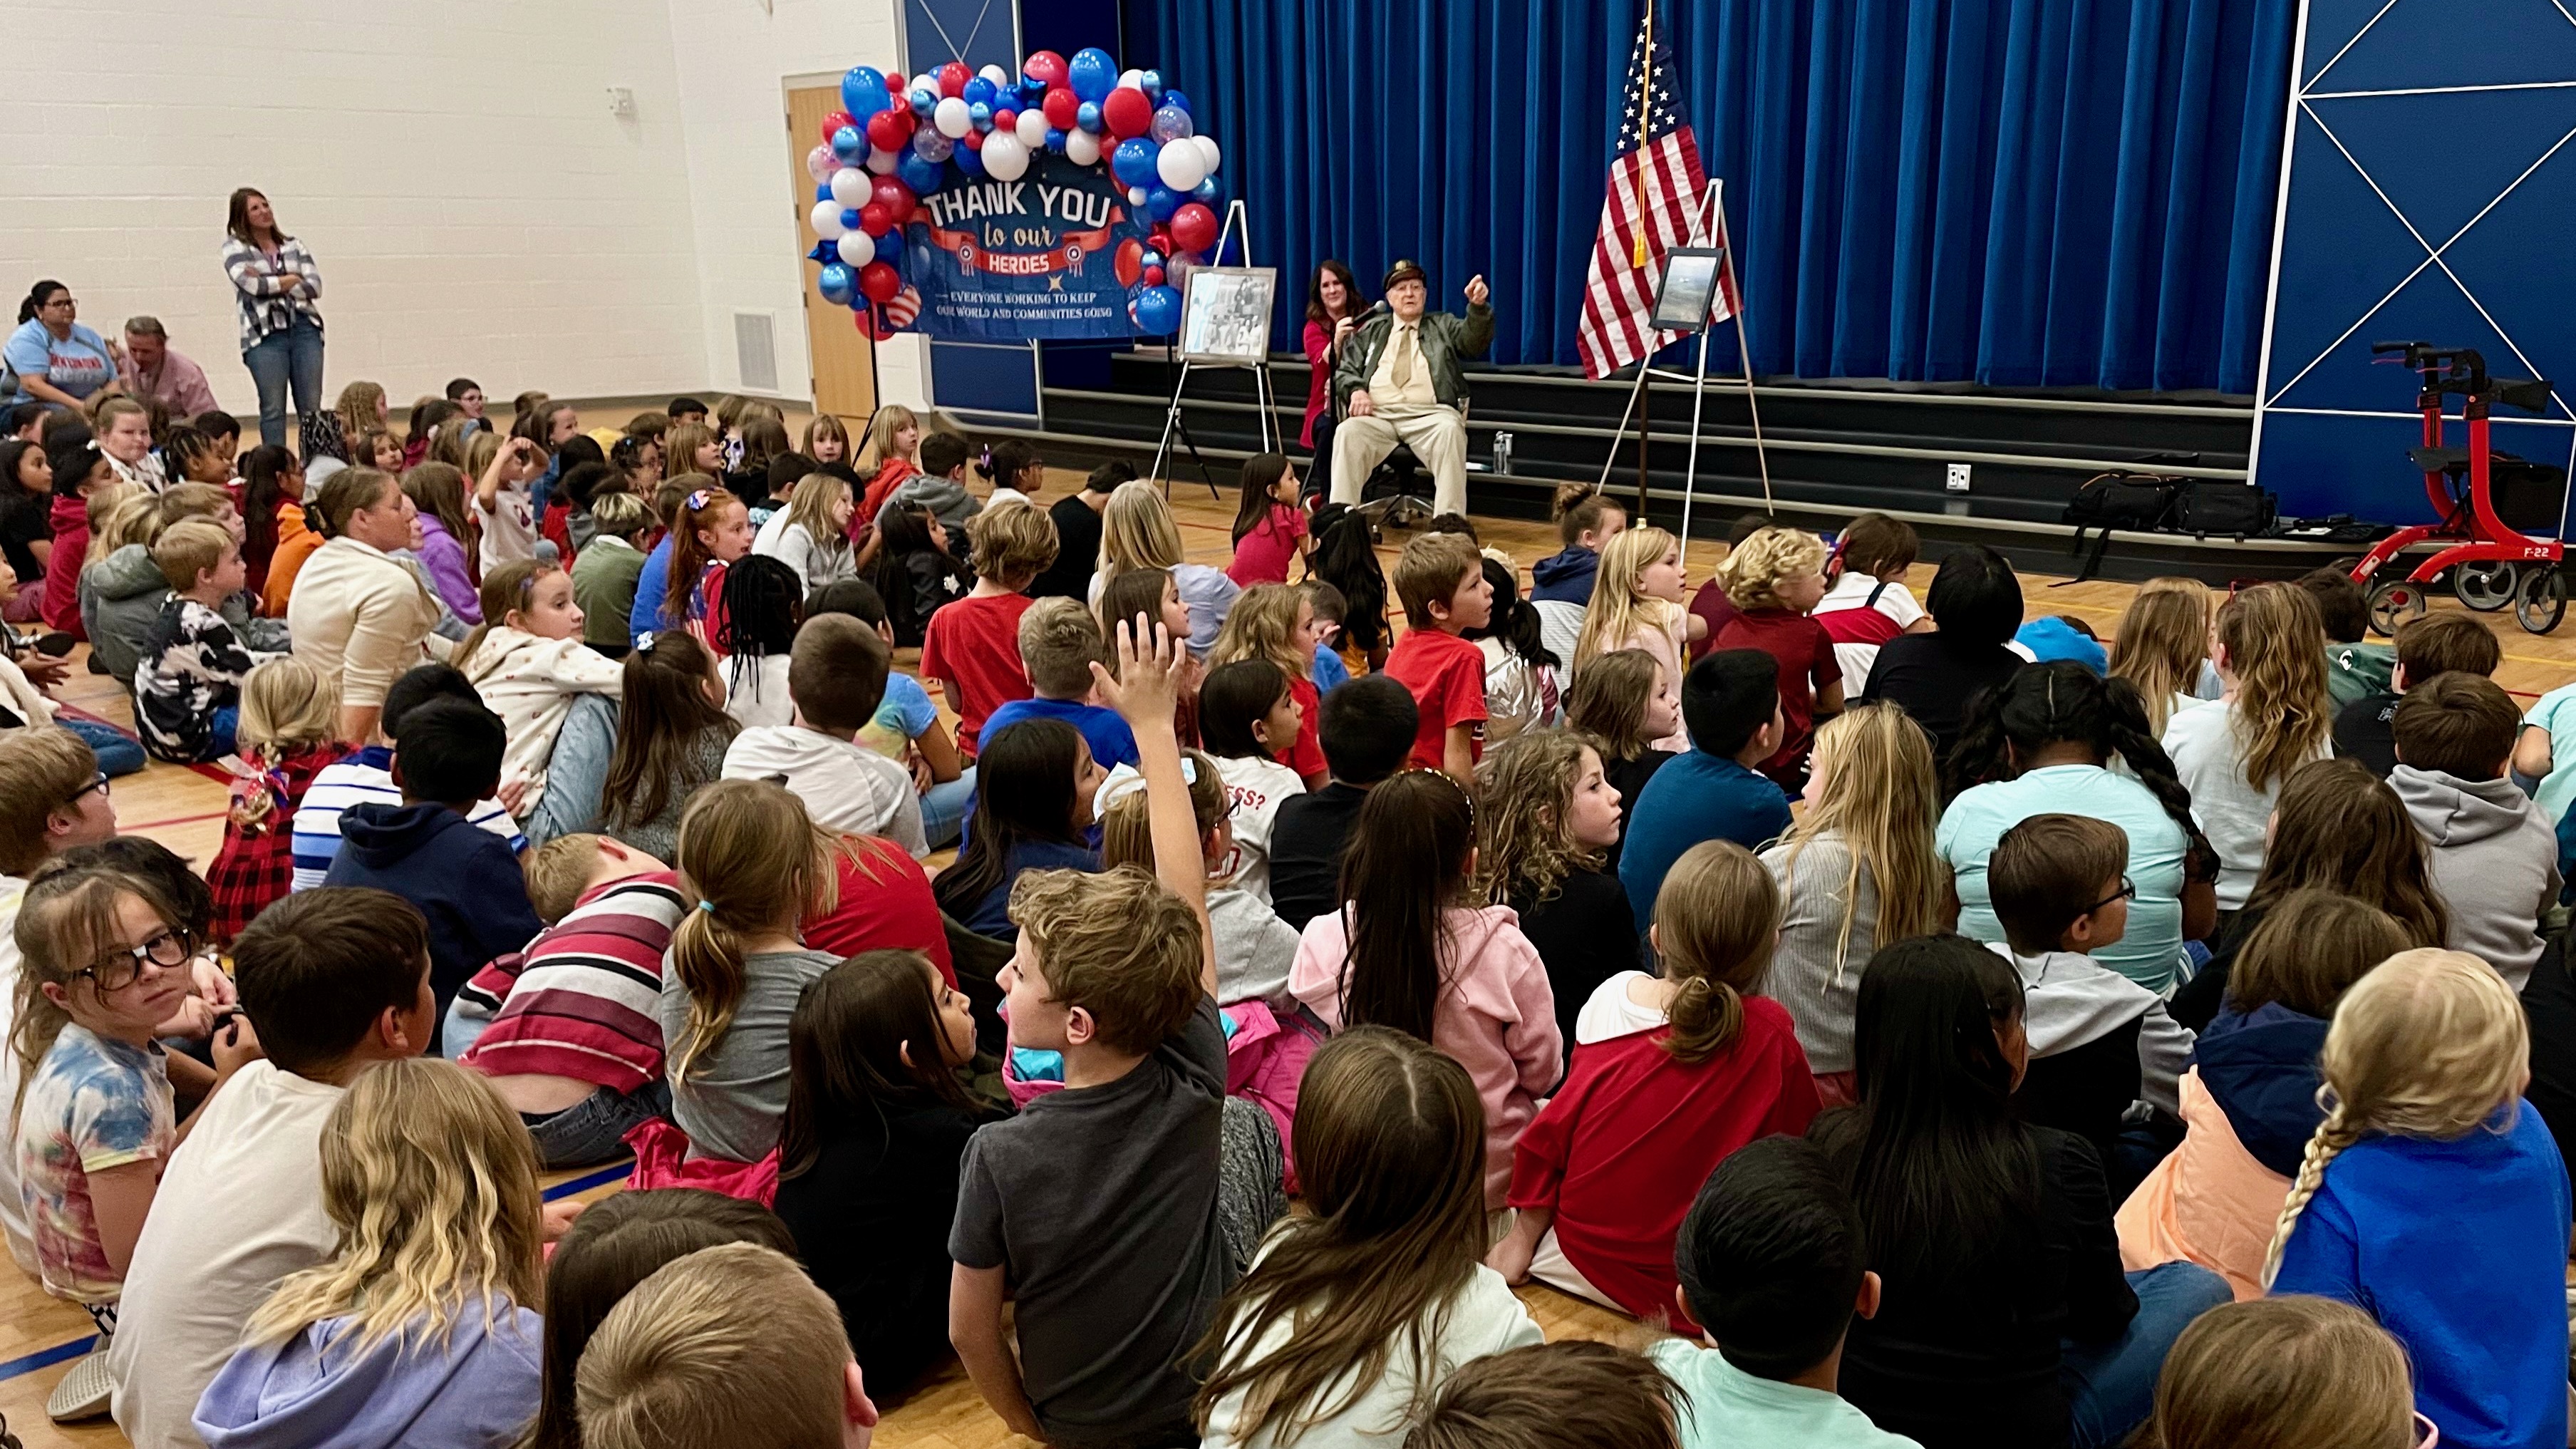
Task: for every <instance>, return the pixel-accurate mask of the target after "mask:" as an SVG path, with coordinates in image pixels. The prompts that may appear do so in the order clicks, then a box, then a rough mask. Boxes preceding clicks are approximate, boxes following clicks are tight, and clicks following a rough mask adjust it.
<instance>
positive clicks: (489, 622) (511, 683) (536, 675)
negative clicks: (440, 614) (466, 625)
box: [456, 559, 625, 845]
mask: <svg viewBox="0 0 2576 1449" xmlns="http://www.w3.org/2000/svg"><path fill="white" fill-rule="evenodd" d="M572 595H573V589H572V575H570V574H568V573H566V572H564V570H563V569H562V568H561V567H559V566H557V565H555V564H552V563H545V562H540V561H538V560H535V559H519V560H516V561H513V562H510V563H505V564H500V565H497V566H495V567H494V568H493V569H492V570H491V571H490V572H488V573H486V574H485V575H484V576H483V590H482V602H483V623H482V625H481V626H480V627H479V628H477V629H475V631H474V632H473V633H471V634H468V635H466V636H465V640H464V642H463V643H461V644H459V645H458V646H457V648H456V667H457V668H458V669H459V670H460V671H462V672H463V673H464V675H465V677H466V678H467V679H468V680H470V681H472V683H473V685H474V689H475V692H476V693H478V694H480V695H482V696H483V703H484V705H485V707H486V708H488V709H490V710H491V711H492V712H493V713H494V714H497V715H499V716H500V717H501V724H502V727H503V728H504V729H506V730H507V731H508V732H509V738H510V746H509V751H508V753H507V754H505V755H504V756H503V757H502V762H501V788H502V790H503V791H504V792H516V793H515V798H516V799H517V800H518V802H519V806H518V811H517V813H518V815H519V817H520V818H521V819H522V820H524V821H525V822H526V826H525V828H526V830H527V833H528V838H529V840H531V841H532V842H534V843H536V844H539V845H542V844H544V843H545V842H547V841H549V840H552V839H554V838H555V837H556V836H558V835H563V834H567V833H569V832H571V831H575V830H585V829H588V828H589V827H590V825H591V823H592V822H593V821H594V820H595V819H597V818H598V815H599V804H600V788H601V785H602V784H603V782H604V781H605V780H606V778H607V775H608V762H609V758H610V756H611V754H612V752H613V751H614V750H615V749H616V746H617V708H618V696H619V694H620V692H621V691H622V690H623V688H624V687H625V674H624V670H623V669H622V668H621V667H620V666H619V664H618V662H617V661H616V660H614V659H610V658H609V657H607V656H606V655H604V654H602V653H600V652H599V651H598V650H596V649H593V648H591V647H590V646H589V645H588V644H585V643H583V642H582V612H581V606H580V605H579V604H577V603H575V602H573V596H572Z"/></svg>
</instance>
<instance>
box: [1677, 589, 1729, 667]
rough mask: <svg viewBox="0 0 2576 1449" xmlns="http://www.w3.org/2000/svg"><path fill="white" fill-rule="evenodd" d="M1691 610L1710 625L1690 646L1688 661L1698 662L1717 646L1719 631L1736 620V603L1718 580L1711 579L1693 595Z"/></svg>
mask: <svg viewBox="0 0 2576 1449" xmlns="http://www.w3.org/2000/svg"><path fill="white" fill-rule="evenodd" d="M1690 611H1691V612H1692V613H1694V614H1697V615H1698V616H1699V617H1700V620H1701V622H1703V623H1705V624H1707V625H1708V632H1707V633H1706V634H1703V635H1701V636H1700V638H1699V641H1698V642H1697V643H1694V644H1692V645H1691V646H1690V659H1689V661H1688V662H1689V663H1692V664H1697V663H1698V662H1699V661H1700V660H1701V659H1703V658H1705V657H1706V656H1707V654H1708V651H1710V650H1711V649H1714V648H1716V647H1717V636H1718V633H1719V632H1720V631H1721V630H1723V629H1725V628H1726V626H1727V625H1728V624H1730V623H1732V622H1734V620H1735V618H1736V612H1735V604H1734V602H1733V601H1732V600H1730V599H1728V598H1727V597H1726V590H1724V589H1721V588H1719V587H1718V586H1717V580H1715V579H1710V580H1709V581H1708V582H1707V583H1704V584H1702V585H1700V586H1699V592H1698V593H1695V594H1693V595H1691V601H1690Z"/></svg>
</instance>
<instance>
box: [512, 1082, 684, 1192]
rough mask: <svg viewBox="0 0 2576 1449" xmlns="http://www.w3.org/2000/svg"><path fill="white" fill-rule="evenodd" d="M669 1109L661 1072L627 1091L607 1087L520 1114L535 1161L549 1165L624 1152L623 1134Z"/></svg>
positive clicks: (584, 1163) (578, 1163)
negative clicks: (540, 1113) (543, 1112)
mask: <svg viewBox="0 0 2576 1449" xmlns="http://www.w3.org/2000/svg"><path fill="white" fill-rule="evenodd" d="M669 1115H671V1084H670V1083H669V1082H666V1081H663V1080H661V1079H659V1078H656V1079H654V1080H653V1081H650V1082H647V1083H645V1084H644V1085H643V1086H642V1087H640V1088H638V1089H636V1091H635V1092H634V1093H633V1094H632V1095H630V1096H623V1097H621V1096H619V1095H618V1094H617V1093H615V1092H613V1091H610V1090H609V1089H608V1088H606V1087H602V1088H600V1089H599V1090H598V1091H596V1092H593V1093H591V1094H590V1095H589V1096H587V1097H584V1098H582V1099H581V1100H580V1101H578V1102H575V1103H573V1104H572V1105H571V1106H569V1107H566V1108H564V1109H563V1110H562V1111H560V1112H556V1113H552V1114H550V1115H548V1116H544V1117H531V1116H529V1115H528V1114H527V1113H525V1112H522V1113H520V1114H519V1120H520V1121H522V1122H525V1123H527V1124H528V1135H529V1136H530V1137H533V1138H535V1139H536V1142H537V1161H538V1165H540V1166H542V1167H545V1168H547V1169H548V1170H553V1169H556V1168H564V1167H590V1166H593V1165H595V1164H598V1163H602V1162H614V1161H616V1160H617V1159H619V1158H621V1157H624V1156H625V1155H626V1134H627V1133H629V1132H632V1131H634V1130H635V1129H636V1127H637V1126H639V1125H641V1124H642V1123H645V1122H648V1121H651V1120H652V1119H653V1118H655V1117H667V1116H669Z"/></svg>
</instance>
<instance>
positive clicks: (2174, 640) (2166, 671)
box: [2111, 578, 2210, 735]
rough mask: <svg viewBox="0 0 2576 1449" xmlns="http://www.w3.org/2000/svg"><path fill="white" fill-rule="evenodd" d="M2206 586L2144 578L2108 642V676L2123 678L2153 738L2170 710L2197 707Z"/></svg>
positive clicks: (2203, 665)
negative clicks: (2142, 708)
mask: <svg viewBox="0 0 2576 1449" xmlns="http://www.w3.org/2000/svg"><path fill="white" fill-rule="evenodd" d="M2209 616H2210V596H2209V585H2207V584H2204V583H2202V582H2201V581H2200V580H2198V579H2177V578H2168V579H2149V580H2147V581H2146V582H2145V583H2143V584H2140V585H2138V591H2137V593H2135V594H2133V595H2131V596H2130V598H2129V607H2128V608H2127V609H2126V610H2125V611H2123V612H2122V613H2121V615H2120V626H2119V632H2118V634H2117V635H2116V636H2115V637H2114V638H2113V639H2112V641H2111V677H2112V678H2113V679H2124V680H2127V681H2128V682H2129V685H2130V687H2131V688H2133V689H2135V690H2137V691H2138V698H2139V699H2141V700H2143V701H2145V703H2146V706H2147V727H2148V728H2149V729H2150V730H2151V731H2153V732H2154V733H2156V734H2158V735H2162V734H2163V733H2164V732H2165V723H2166V721H2168V720H2170V719H2172V718H2173V714H2174V711H2175V710H2178V709H2183V708H2186V707H2188V706H2190V705H2192V704H2195V703H2198V702H2199V700H2200V698H2201V695H2200V678H2201V671H2203V670H2205V669H2208V668H2209V667H2210V664H2209Z"/></svg>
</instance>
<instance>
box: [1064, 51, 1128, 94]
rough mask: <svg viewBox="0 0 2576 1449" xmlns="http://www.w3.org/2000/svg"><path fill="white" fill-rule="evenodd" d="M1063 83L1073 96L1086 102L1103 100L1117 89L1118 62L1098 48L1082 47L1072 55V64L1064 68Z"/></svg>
mask: <svg viewBox="0 0 2576 1449" xmlns="http://www.w3.org/2000/svg"><path fill="white" fill-rule="evenodd" d="M1065 81H1066V83H1067V84H1068V85H1071V86H1072V87H1073V93H1074V94H1075V95H1077V96H1080V97H1082V98H1083V99H1084V100H1086V101H1097V100H1105V99H1107V98H1108V95H1109V93H1110V92H1111V91H1114V90H1116V89H1118V62H1116V61H1114V60H1111V59H1110V58H1109V52H1108V51H1105V50H1102V49H1101V48H1100V47H1099V46H1096V45H1089V46H1084V47H1083V48H1082V49H1080V50H1077V51H1075V52H1074V53H1073V61H1072V63H1071V64H1069V65H1067V66H1066V67H1065Z"/></svg>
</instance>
